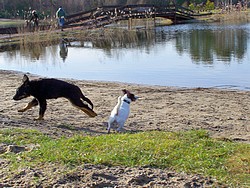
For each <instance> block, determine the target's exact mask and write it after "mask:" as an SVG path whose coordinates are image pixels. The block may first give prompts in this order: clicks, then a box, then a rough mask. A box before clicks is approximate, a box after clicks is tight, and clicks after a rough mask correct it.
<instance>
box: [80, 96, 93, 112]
mask: <svg viewBox="0 0 250 188" xmlns="http://www.w3.org/2000/svg"><path fill="white" fill-rule="evenodd" d="M81 98H82V100H84V101H86V102H87V103H88V104H90V106H91V109H92V110H93V108H94V105H93V103H92V102H91V100H89V99H88V98H87V97H85V96H84V95H83V94H82V96H81Z"/></svg>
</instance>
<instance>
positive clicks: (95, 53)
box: [0, 24, 250, 90]
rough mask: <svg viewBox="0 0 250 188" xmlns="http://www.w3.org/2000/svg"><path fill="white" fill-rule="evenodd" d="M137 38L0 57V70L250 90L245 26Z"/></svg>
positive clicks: (190, 27) (170, 29)
mask: <svg viewBox="0 0 250 188" xmlns="http://www.w3.org/2000/svg"><path fill="white" fill-rule="evenodd" d="M138 33H139V32H138ZM140 35H141V34H140ZM142 36H144V37H139V39H138V40H137V41H128V42H124V41H122V42H121V41H119V42H117V43H114V42H111V43H110V44H109V43H108V42H105V43H100V44H99V43H98V42H94V43H93V42H88V41H82V42H71V43H70V45H69V43H67V44H68V45H69V46H67V47H66V48H64V47H65V46H64V47H63V46H62V44H59V45H53V46H47V47H41V46H33V47H32V48H28V49H27V48H20V49H18V50H15V51H7V52H2V53H0V69H4V70H16V71H22V72H29V73H32V74H38V75H41V76H46V77H55V78H73V79H81V80H100V81H118V82H126V83H136V84H147V85H161V86H178V87H223V88H224V87H226V88H236V89H244V90H250V82H249V80H250V74H249V73H250V55H249V54H250V53H249V51H250V47H249V44H250V41H249V36H250V24H237V25H236V24H235V25H230V26H228V25H216V24H209V25H208V24H184V25H175V26H167V27H160V28H157V29H156V30H152V31H151V34H150V37H148V36H147V37H146V38H145V33H144V34H143V35H142Z"/></svg>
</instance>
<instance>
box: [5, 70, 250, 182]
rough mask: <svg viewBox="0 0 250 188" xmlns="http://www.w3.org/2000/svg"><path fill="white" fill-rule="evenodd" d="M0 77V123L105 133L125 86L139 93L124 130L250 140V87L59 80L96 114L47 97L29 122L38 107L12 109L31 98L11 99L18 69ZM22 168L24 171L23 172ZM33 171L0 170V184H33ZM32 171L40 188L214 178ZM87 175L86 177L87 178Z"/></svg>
mask: <svg viewBox="0 0 250 188" xmlns="http://www.w3.org/2000/svg"><path fill="white" fill-rule="evenodd" d="M0 77H1V91H2V95H1V96H0V101H1V105H0V112H1V113H0V128H27V129H36V130H39V131H41V132H43V133H45V134H48V135H50V136H52V137H61V136H66V137H70V136H72V135H74V134H83V135H93V136H96V135H103V134H107V130H106V126H107V120H108V117H109V115H110V112H111V110H112V109H113V107H114V106H115V105H116V102H117V98H118V96H119V95H122V91H121V90H122V89H127V90H129V91H131V92H132V93H134V94H136V95H138V96H139V97H140V98H139V100H137V101H136V102H133V103H132V104H131V113H130V117H129V119H128V120H127V122H126V124H125V127H124V128H125V129H124V132H139V131H150V130H165V131H181V130H192V129H205V130H207V131H208V132H209V134H210V136H211V137H213V138H217V139H225V140H229V139H230V140H232V141H237V142H245V143H250V91H240V90H229V89H216V88H174V87H162V86H146V85H136V84H125V83H113V82H100V81H84V80H70V79H68V80H65V79H64V80H65V81H68V82H70V83H74V84H76V85H78V86H79V87H80V88H81V90H82V91H83V93H84V95H86V96H87V97H88V98H89V99H90V100H91V101H92V102H93V104H94V110H95V112H96V113H97V114H98V116H97V117H95V118H89V117H88V116H87V115H86V114H84V113H83V112H81V111H80V110H79V109H77V108H75V107H73V106H72V105H71V104H70V102H69V101H67V100H66V99H56V100H54V99H53V100H48V101H47V102H48V105H47V111H46V113H45V117H44V118H45V119H44V120H43V121H34V119H35V118H37V117H38V110H39V109H38V107H34V108H32V109H30V110H28V111H26V112H24V113H19V112H17V110H18V109H20V108H22V107H24V106H25V105H26V104H27V103H28V102H29V101H30V100H31V98H26V99H23V100H21V101H14V100H12V97H13V96H14V94H15V90H16V88H17V87H18V86H19V85H20V84H21V81H22V77H23V73H19V72H10V71H0ZM29 77H30V79H31V80H32V79H36V78H40V76H35V75H29ZM112 133H115V130H112V131H111V134H112ZM4 165H7V164H6V162H4V161H1V160H0V167H1V169H2V167H3V166H4ZM48 168H49V167H48ZM49 169H50V170H51V169H53V167H51V168H49ZM23 171H28V172H29V173H23ZM33 171H34V170H33ZM33 171H32V170H31V169H28V168H27V169H22V174H26V179H25V178H24V180H23V179H21V177H19V178H17V179H13V178H11V177H9V178H8V177H7V174H6V173H5V172H4V171H3V170H1V171H0V182H5V184H2V185H5V186H6V185H10V186H14V185H15V184H14V183H13V182H18V181H19V184H20V185H23V186H30V185H31V186H32V185H33V186H34V184H31V183H30V182H29V181H28V180H27V179H28V178H27V177H28V175H30V174H31V173H32V172H33ZM35 171H36V172H37V171H39V172H41V174H43V175H44V176H45V177H46V178H47V179H46V180H44V181H43V182H42V183H41V186H44V187H46V186H56V187H60V186H63V185H64V186H73V185H76V186H75V187H82V186H89V187H114V186H117V187H123V186H124V187H141V186H142V187H152V186H157V187H166V186H168V187H184V185H190V186H191V187H192V185H193V184H195V183H198V184H200V185H202V186H204V187H206V186H211V185H214V183H215V182H214V181H213V180H211V179H209V178H208V179H207V178H205V177H200V176H198V175H192V176H190V175H187V174H183V173H176V172H172V171H170V170H168V169H165V170H164V169H151V168H126V167H106V166H94V165H91V164H88V165H83V166H81V167H79V169H78V171H77V172H74V173H73V174H68V176H70V177H65V176H67V175H58V176H56V178H55V177H54V178H52V176H51V178H49V177H47V176H46V173H45V172H44V170H43V169H42V168H39V167H37V169H35ZM42 172H43V173H42ZM47 172H48V171H47ZM27 174H28V175H27ZM58 174H60V173H58ZM23 176H24V177H25V175H23ZM71 176H73V177H71ZM74 176H76V177H74ZM167 177H168V178H167ZM86 178H89V179H88V180H89V181H87V180H86ZM60 179H61V181H59V180H60ZM62 179H63V180H62ZM141 179H142V180H141ZM14 180H15V181H14ZM20 182H21V183H20ZM84 182H87V183H84ZM33 183H34V182H33ZM161 183H162V185H161ZM0 187H1V183H0Z"/></svg>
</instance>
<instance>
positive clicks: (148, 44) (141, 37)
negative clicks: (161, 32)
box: [93, 30, 155, 57]
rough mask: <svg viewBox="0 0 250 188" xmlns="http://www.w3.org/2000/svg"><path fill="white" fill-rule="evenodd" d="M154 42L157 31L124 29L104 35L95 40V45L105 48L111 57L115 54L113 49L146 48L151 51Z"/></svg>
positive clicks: (95, 46)
mask: <svg viewBox="0 0 250 188" xmlns="http://www.w3.org/2000/svg"><path fill="white" fill-rule="evenodd" d="M104 35H105V33H104ZM154 44H155V33H154V32H152V31H146V30H143V31H136V32H127V31H126V30H124V32H122V33H114V34H113V35H109V36H103V38H102V39H99V40H95V41H93V47H94V48H100V49H103V50H104V51H105V53H106V55H107V56H109V57H112V56H113V55H114V54H113V53H112V52H114V50H113V49H121V48H124V49H146V52H149V51H150V50H151V49H152V47H153V45H154ZM119 53H120V52H119ZM117 55H119V54H117Z"/></svg>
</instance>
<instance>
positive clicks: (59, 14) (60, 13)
mask: <svg viewBox="0 0 250 188" xmlns="http://www.w3.org/2000/svg"><path fill="white" fill-rule="evenodd" d="M65 15H66V14H65V12H64V10H63V9H62V7H59V9H58V10H57V11H56V18H57V19H58V25H59V27H60V28H61V30H62V31H63V26H64V23H65Z"/></svg>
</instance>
